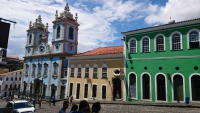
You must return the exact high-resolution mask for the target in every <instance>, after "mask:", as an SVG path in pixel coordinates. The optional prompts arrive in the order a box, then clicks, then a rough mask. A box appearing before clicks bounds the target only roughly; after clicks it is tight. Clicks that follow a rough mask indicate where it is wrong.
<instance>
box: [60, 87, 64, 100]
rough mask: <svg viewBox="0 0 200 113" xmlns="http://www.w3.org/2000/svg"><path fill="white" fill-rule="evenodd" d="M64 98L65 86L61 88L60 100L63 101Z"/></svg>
mask: <svg viewBox="0 0 200 113" xmlns="http://www.w3.org/2000/svg"><path fill="white" fill-rule="evenodd" d="M64 98H65V86H61V90H60V99H64Z"/></svg>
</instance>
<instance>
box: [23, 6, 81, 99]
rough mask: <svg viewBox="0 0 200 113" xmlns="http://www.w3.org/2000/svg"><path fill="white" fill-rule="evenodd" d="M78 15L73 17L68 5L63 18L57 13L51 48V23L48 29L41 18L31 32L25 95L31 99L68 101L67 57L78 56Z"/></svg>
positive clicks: (25, 64)
mask: <svg viewBox="0 0 200 113" xmlns="http://www.w3.org/2000/svg"><path fill="white" fill-rule="evenodd" d="M77 18H78V17H77V14H76V16H75V17H73V14H71V12H70V9H69V7H68V4H66V6H65V8H64V11H63V12H62V13H60V14H58V12H57V11H56V14H55V20H54V21H53V22H52V23H53V35H52V41H51V43H52V46H50V45H49V44H48V35H49V31H48V23H47V24H46V25H44V24H43V23H42V18H41V16H40V15H39V17H38V18H37V19H36V21H35V22H34V23H33V24H32V23H31V22H30V25H29V29H28V30H27V42H26V46H25V56H24V77H23V80H22V83H21V84H22V87H21V91H22V92H23V94H27V93H28V94H29V96H31V97H34V96H36V97H39V96H41V97H43V98H44V97H52V96H56V98H57V99H60V98H61V99H62V98H66V94H67V78H68V77H67V71H68V70H67V67H68V59H67V58H66V56H72V55H74V54H77V45H78V38H77V37H78V26H79V24H78V23H77Z"/></svg>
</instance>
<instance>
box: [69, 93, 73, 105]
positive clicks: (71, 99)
mask: <svg viewBox="0 0 200 113" xmlns="http://www.w3.org/2000/svg"><path fill="white" fill-rule="evenodd" d="M72 101H73V96H72V95H71V98H70V104H72Z"/></svg>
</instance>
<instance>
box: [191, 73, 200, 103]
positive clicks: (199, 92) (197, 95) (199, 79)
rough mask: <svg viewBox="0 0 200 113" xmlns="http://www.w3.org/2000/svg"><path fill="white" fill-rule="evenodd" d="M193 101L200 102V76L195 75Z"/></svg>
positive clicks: (192, 80) (193, 78)
mask: <svg viewBox="0 0 200 113" xmlns="http://www.w3.org/2000/svg"><path fill="white" fill-rule="evenodd" d="M191 84H192V85H191V86H192V101H200V76H199V75H194V76H192V78H191Z"/></svg>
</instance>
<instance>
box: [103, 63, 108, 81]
mask: <svg viewBox="0 0 200 113" xmlns="http://www.w3.org/2000/svg"><path fill="white" fill-rule="evenodd" d="M107 75H108V67H107V65H106V64H103V65H102V78H108V77H107Z"/></svg>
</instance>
